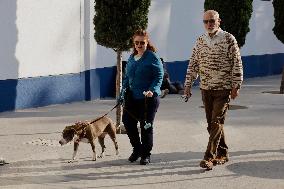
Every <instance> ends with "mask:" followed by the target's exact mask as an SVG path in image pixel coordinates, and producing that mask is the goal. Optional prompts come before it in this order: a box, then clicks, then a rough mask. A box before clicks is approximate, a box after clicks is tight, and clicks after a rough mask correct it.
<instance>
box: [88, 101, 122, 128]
mask: <svg viewBox="0 0 284 189" xmlns="http://www.w3.org/2000/svg"><path fill="white" fill-rule="evenodd" d="M117 106H119V103H117V104H116V105H115V106H114V107H113V108H112V109H111V110H109V111H108V112H107V113H105V114H104V115H102V116H101V117H98V118H97V119H95V120H93V121H91V122H90V124H92V123H94V122H96V121H98V120H100V119H102V118H103V117H105V116H107V115H108V114H109V113H110V112H111V111H112V110H114V109H115V108H116V107H117Z"/></svg>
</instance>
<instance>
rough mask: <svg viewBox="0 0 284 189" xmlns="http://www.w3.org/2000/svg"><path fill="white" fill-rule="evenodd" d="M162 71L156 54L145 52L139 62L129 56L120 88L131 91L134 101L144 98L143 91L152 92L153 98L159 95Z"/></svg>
mask: <svg viewBox="0 0 284 189" xmlns="http://www.w3.org/2000/svg"><path fill="white" fill-rule="evenodd" d="M163 75H164V70H163V65H162V62H161V60H160V58H159V57H158V56H157V55H156V53H154V52H152V51H149V50H146V51H145V52H144V54H143V56H142V57H141V58H140V59H139V60H137V61H136V60H135V59H134V56H133V55H131V56H130V57H129V59H128V61H127V65H126V68H125V76H124V79H123V83H122V88H123V89H126V88H128V87H129V89H130V90H131V91H132V94H133V98H134V99H142V98H145V96H144V95H143V92H144V91H149V90H150V91H152V92H153V93H154V96H159V95H160V94H161V90H160V87H161V85H162V80H163Z"/></svg>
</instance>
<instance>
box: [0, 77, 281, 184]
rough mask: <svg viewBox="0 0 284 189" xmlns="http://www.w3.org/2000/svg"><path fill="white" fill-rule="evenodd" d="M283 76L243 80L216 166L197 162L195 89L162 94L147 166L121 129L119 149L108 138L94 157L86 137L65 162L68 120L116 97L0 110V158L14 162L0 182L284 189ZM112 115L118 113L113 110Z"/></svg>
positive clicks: (0, 172)
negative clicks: (135, 158)
mask: <svg viewBox="0 0 284 189" xmlns="http://www.w3.org/2000/svg"><path fill="white" fill-rule="evenodd" d="M280 82H281V76H280V75H277V76H269V77H263V78H253V79H247V80H246V81H245V82H244V85H243V88H242V90H241V95H240V97H239V98H238V99H237V100H235V101H232V102H231V105H232V108H231V110H229V111H228V115H227V119H226V123H225V134H226V138H227V142H228V145H229V150H230V156H231V158H230V161H229V162H228V163H227V164H225V165H221V166H216V167H214V169H213V170H212V171H204V170H203V169H201V168H200V167H199V161H200V160H201V159H202V157H203V153H204V150H205V149H206V145H207V141H208V134H207V130H206V121H205V114H204V109H203V108H202V102H201V97H200V92H199V89H198V88H195V89H194V90H193V96H192V98H191V99H190V100H189V102H188V103H184V102H183V101H182V100H181V98H180V96H179V95H168V96H166V97H165V98H164V99H161V105H160V108H159V112H158V114H157V118H156V122H155V130H154V133H155V134H154V149H153V151H152V152H153V155H152V163H151V164H150V165H147V166H141V165H139V162H137V163H129V162H127V157H128V156H129V155H130V153H131V147H130V144H129V142H128V138H127V136H126V135H124V134H120V135H118V142H119V146H120V155H118V156H116V155H115V150H114V147H113V144H112V142H111V141H110V139H109V137H107V138H106V146H107V152H106V153H107V156H106V157H105V158H104V159H98V160H97V161H96V162H92V161H90V160H91V157H92V152H91V147H90V145H89V144H81V145H80V147H79V152H78V158H79V159H78V162H75V163H68V160H69V159H70V158H71V156H72V151H73V146H72V145H66V146H64V147H61V146H59V144H58V140H59V139H60V137H61V131H62V130H63V128H64V127H65V126H66V125H68V124H72V123H74V122H75V121H79V120H89V119H92V118H94V117H98V116H100V115H103V114H104V113H106V112H107V111H109V110H110V109H111V108H112V107H113V106H114V104H115V100H113V99H110V100H96V101H91V102H77V103H71V104H64V105H53V106H48V107H41V108H34V109H25V110H18V111H15V112H4V113H0V130H1V132H0V157H3V158H5V160H6V161H8V162H9V163H10V164H7V165H4V166H0V187H1V189H2V188H3V189H4V188H21V189H33V188H34V189H41V188H42V189H45V188H48V189H49V188H50V189H53V188H54V189H55V188H72V189H75V188H115V189H117V188H123V189H126V188H131V189H133V188H135V189H136V188H152V189H154V188H163V189H167V188H171V189H172V188H187V189H188V188H194V189H198V188H202V189H204V188H210V189H214V188H218V189H220V188H247V189H252V188H257V189H266V188H273V189H283V188H284V95H281V94H273V93H276V92H275V91H279V87H280ZM110 117H111V118H113V120H115V112H114V111H113V112H111V113H110ZM97 146H98V145H97ZM97 150H98V151H100V148H99V147H98V148H97Z"/></svg>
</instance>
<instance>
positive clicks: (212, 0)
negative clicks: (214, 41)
mask: <svg viewBox="0 0 284 189" xmlns="http://www.w3.org/2000/svg"><path fill="white" fill-rule="evenodd" d="M252 1H253V0H205V2H204V9H205V10H210V9H213V10H216V11H217V12H218V13H219V15H220V18H221V28H222V29H223V30H225V31H227V32H229V33H231V34H233V35H234V36H235V38H236V40H237V41H238V45H239V47H242V46H243V45H244V44H245V38H246V35H247V33H248V32H249V31H250V29H249V20H250V17H251V14H252Z"/></svg>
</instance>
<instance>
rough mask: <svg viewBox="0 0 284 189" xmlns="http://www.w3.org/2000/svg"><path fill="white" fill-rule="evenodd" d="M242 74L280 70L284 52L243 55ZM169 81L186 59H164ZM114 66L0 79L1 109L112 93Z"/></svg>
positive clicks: (179, 77)
mask: <svg viewBox="0 0 284 189" xmlns="http://www.w3.org/2000/svg"><path fill="white" fill-rule="evenodd" d="M242 60H243V66H244V77H245V78H249V77H260V76H268V75H274V74H281V72H282V69H283V66H284V53H279V54H266V55H256V56H244V57H242ZM165 64H166V65H165V66H166V68H167V71H168V73H169V75H170V78H171V81H180V82H182V83H183V82H184V80H185V73H186V69H187V66H188V61H187V60H186V61H175V62H166V63H165ZM115 76H116V66H113V67H107V68H97V69H92V70H88V71H85V72H81V73H76V74H64V75H57V76H47V77H34V78H24V79H18V80H16V79H9V80H0V112H3V111H9V110H15V109H23V108H33V107H40V106H47V105H51V104H63V103H70V102H75V101H84V100H93V99H98V98H105V97H114V96H115V78H116V77H115Z"/></svg>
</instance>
